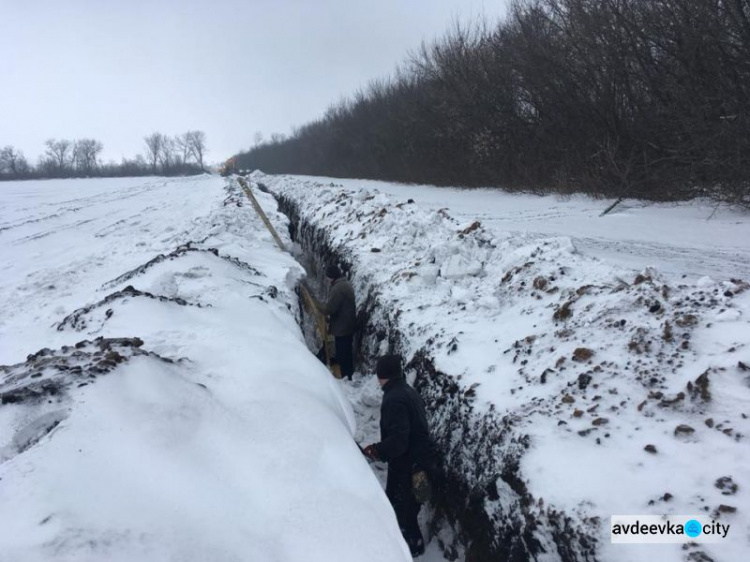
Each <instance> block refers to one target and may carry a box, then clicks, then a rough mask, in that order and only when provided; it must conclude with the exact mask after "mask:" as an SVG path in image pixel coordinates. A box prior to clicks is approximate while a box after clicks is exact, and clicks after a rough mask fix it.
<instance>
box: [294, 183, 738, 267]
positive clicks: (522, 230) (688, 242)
mask: <svg viewBox="0 0 750 562" xmlns="http://www.w3.org/2000/svg"><path fill="white" fill-rule="evenodd" d="M297 177H299V178H300V179H309V180H311V181H315V182H319V183H334V184H336V185H340V186H342V187H343V188H344V189H348V190H360V189H363V188H364V189H377V190H378V191H380V192H382V193H387V194H389V195H393V196H394V197H395V198H396V200H397V201H400V200H401V199H404V198H412V199H414V200H415V201H416V203H417V204H418V205H419V206H420V207H422V208H424V209H433V210H438V209H441V208H446V207H447V208H448V209H450V214H451V216H453V217H455V218H456V219H459V220H462V221H474V220H479V221H480V222H481V223H482V225H483V226H485V227H491V228H492V229H493V230H498V231H503V232H508V233H512V234H521V235H524V236H529V235H533V236H536V237H539V238H541V237H549V236H567V237H570V238H571V240H572V242H573V244H574V245H575V247H576V248H577V249H578V250H579V251H580V252H581V253H584V254H586V255H587V256H590V257H597V258H601V259H602V260H605V261H607V262H608V263H610V264H613V265H620V266H623V267H627V268H631V269H638V270H640V269H644V268H646V267H649V266H654V267H658V268H659V271H660V272H661V273H662V274H670V275H675V276H679V277H682V275H687V276H688V277H691V278H693V279H695V278H698V277H703V276H705V275H709V276H711V277H713V278H715V279H717V280H726V279H729V278H731V277H740V278H742V279H745V280H749V279H750V216H748V213H747V212H745V213H743V212H740V211H737V210H733V209H731V208H728V207H726V206H723V205H722V206H720V207H718V208H717V207H716V206H715V204H712V203H710V202H706V201H690V202H681V203H648V202H642V201H634V200H626V201H624V202H623V203H621V204H620V205H618V207H617V208H616V209H615V210H614V211H613V212H612V213H611V214H609V215H606V216H604V217H600V216H599V215H600V214H601V213H602V211H603V210H604V209H606V208H607V206H608V205H609V203H611V201H609V200H595V199H591V198H589V197H585V196H581V195H576V196H571V197H566V198H562V197H557V196H544V197H541V196H537V195H525V194H511V193H504V192H502V191H498V190H492V189H453V188H443V187H439V188H438V187H434V186H425V185H406V184H396V183H388V182H379V181H371V180H349V179H334V178H313V177H309V176H297Z"/></svg>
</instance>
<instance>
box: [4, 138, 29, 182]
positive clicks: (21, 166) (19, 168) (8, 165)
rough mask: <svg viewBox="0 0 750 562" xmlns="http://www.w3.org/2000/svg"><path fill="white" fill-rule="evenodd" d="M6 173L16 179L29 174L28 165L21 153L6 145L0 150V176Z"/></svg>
mask: <svg viewBox="0 0 750 562" xmlns="http://www.w3.org/2000/svg"><path fill="white" fill-rule="evenodd" d="M3 173H7V174H8V175H9V176H10V177H12V178H14V179H17V178H20V177H23V176H25V175H27V174H28V173H29V164H28V162H27V161H26V157H25V156H24V155H23V152H21V151H20V150H18V149H16V148H15V147H13V146H11V145H8V146H6V147H5V148H2V149H0V174H3Z"/></svg>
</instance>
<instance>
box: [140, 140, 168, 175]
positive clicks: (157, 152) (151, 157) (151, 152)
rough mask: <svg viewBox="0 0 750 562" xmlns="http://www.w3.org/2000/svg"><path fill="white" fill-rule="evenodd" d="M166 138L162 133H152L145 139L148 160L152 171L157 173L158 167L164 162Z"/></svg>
mask: <svg viewBox="0 0 750 562" xmlns="http://www.w3.org/2000/svg"><path fill="white" fill-rule="evenodd" d="M166 138H167V137H166V136H165V135H163V134H161V133H151V134H150V135H148V136H147V137H144V139H143V140H144V142H145V143H146V160H147V161H148V163H149V164H150V165H151V170H152V171H153V172H154V173H156V166H157V165H158V164H159V162H160V160H162V152H163V151H164V144H165V141H166Z"/></svg>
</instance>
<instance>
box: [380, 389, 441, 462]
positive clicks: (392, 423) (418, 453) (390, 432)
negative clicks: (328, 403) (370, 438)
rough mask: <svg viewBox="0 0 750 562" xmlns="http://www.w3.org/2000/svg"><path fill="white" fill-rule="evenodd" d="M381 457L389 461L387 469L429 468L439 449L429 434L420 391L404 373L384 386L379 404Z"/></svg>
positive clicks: (434, 460)
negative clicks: (381, 400) (409, 381)
mask: <svg viewBox="0 0 750 562" xmlns="http://www.w3.org/2000/svg"><path fill="white" fill-rule="evenodd" d="M375 449H376V450H377V452H378V457H379V458H380V459H381V460H384V461H387V462H388V470H389V471H393V470H404V471H411V470H412V469H413V468H414V467H415V466H416V467H418V468H422V469H427V468H429V467H431V466H433V465H434V464H435V462H436V457H437V449H436V448H435V443H434V441H433V440H432V437H430V430H429V428H428V426H427V415H426V414H425V409H424V405H423V404H422V399H421V398H420V397H419V394H418V393H417V391H416V390H414V389H413V388H412V387H411V386H409V385H408V384H407V382H406V380H405V379H404V378H403V377H400V378H397V379H392V380H390V381H388V382H387V383H386V384H385V386H384V387H383V404H382V405H381V406H380V443H376V444H375Z"/></svg>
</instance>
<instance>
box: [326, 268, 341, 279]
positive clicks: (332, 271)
mask: <svg viewBox="0 0 750 562" xmlns="http://www.w3.org/2000/svg"><path fill="white" fill-rule="evenodd" d="M326 277H328V279H330V280H331V281H336V279H338V278H339V277H341V270H340V269H339V268H338V266H337V265H335V264H331V265H329V266H328V267H326Z"/></svg>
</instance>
